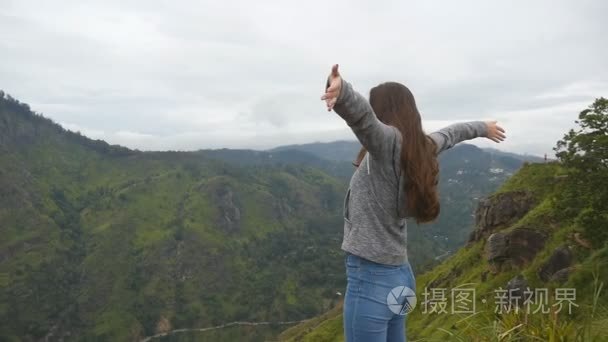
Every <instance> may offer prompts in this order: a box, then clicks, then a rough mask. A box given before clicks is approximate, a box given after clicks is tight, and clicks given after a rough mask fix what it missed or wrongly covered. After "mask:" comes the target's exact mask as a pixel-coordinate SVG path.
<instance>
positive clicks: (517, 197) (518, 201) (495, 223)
mask: <svg viewBox="0 0 608 342" xmlns="http://www.w3.org/2000/svg"><path fill="white" fill-rule="evenodd" d="M535 203H536V201H535V199H534V197H533V196H532V194H531V193H530V192H528V191H511V192H505V193H500V194H496V195H494V196H491V197H489V198H486V199H483V200H481V201H480V202H479V204H478V206H477V209H476V211H475V230H474V231H473V232H472V233H471V235H470V236H469V242H474V241H479V240H480V239H482V238H483V237H484V236H487V235H488V234H490V233H492V232H493V231H495V230H497V229H499V228H504V227H507V226H509V225H510V224H513V223H514V222H516V221H517V220H519V219H520V218H522V217H523V216H524V215H526V214H527V213H528V211H530V209H532V208H533V207H534V205H535Z"/></svg>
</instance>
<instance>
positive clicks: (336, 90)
mask: <svg viewBox="0 0 608 342" xmlns="http://www.w3.org/2000/svg"><path fill="white" fill-rule="evenodd" d="M341 89H342V77H341V76H340V73H339V72H338V64H334V66H333V67H332V68H331V74H329V78H328V79H327V89H325V94H323V96H321V100H324V101H325V104H326V105H327V110H328V111H331V110H332V109H334V106H335V105H336V101H337V100H338V96H340V90H341Z"/></svg>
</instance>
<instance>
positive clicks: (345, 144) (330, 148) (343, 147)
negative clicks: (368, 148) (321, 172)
mask: <svg viewBox="0 0 608 342" xmlns="http://www.w3.org/2000/svg"><path fill="white" fill-rule="evenodd" d="M359 149H361V144H360V143H359V142H358V141H334V142H329V143H321V142H316V143H310V144H301V145H285V146H279V147H276V148H274V149H272V150H270V152H280V151H302V152H306V153H310V154H312V155H315V156H317V157H319V158H321V159H325V160H335V161H345V162H349V163H351V162H353V161H354V159H355V156H356V155H357V153H358V152H359Z"/></svg>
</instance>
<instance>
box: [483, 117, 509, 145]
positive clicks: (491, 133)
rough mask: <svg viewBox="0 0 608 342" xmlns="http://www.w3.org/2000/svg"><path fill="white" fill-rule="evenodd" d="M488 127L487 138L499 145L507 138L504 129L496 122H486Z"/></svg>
mask: <svg viewBox="0 0 608 342" xmlns="http://www.w3.org/2000/svg"><path fill="white" fill-rule="evenodd" d="M486 126H487V127H488V136H487V137H486V138H488V139H490V140H492V141H494V142H497V143H499V142H501V141H503V140H505V139H506V138H507V136H506V135H505V130H504V128H502V127H500V126H498V125H497V124H496V121H486Z"/></svg>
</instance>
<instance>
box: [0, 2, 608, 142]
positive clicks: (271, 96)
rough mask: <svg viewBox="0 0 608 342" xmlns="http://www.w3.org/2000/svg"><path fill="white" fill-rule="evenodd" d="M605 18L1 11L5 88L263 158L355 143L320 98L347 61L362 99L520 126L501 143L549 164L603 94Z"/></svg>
mask: <svg viewBox="0 0 608 342" xmlns="http://www.w3.org/2000/svg"><path fill="white" fill-rule="evenodd" d="M607 10H608V3H606V2H605V1H601V0H595V1H591V0H583V1H578V2H571V1H565V0H561V1H549V0H542V1H535V2H533V3H530V2H527V1H523V0H518V1H510V2H503V3H497V2H489V1H481V0H463V1H459V2H444V1H441V2H440V1H424V2H422V1H420V2H403V1H389V0H387V1H383V2H382V5H381V6H380V5H378V3H373V2H369V1H346V0H340V1H335V2H322V1H308V2H297V1H278V0H275V1H265V2H263V3H260V2H250V1H222V2H217V1H202V2H201V1H194V0H192V1H182V2H179V3H175V2H165V1H158V0H152V1H129V2H124V1H117V0H110V1H104V2H95V3H93V2H83V1H77V0H58V1H53V2H39V1H27V0H19V1H16V0H15V1H6V0H4V1H3V0H0V55H1V56H2V63H1V64H0V81H1V83H0V87H2V89H3V90H5V91H6V92H7V93H10V94H12V95H13V96H14V97H16V98H18V99H19V100H21V101H23V102H27V103H29V104H30V105H31V107H32V108H33V109H34V110H36V111H39V112H43V113H44V115H46V116H48V117H50V118H52V119H53V120H55V121H57V122H64V123H68V125H70V126H66V128H68V129H72V128H74V129H78V130H79V131H81V132H82V133H83V134H85V135H90V136H91V137H93V138H103V139H106V140H107V141H108V142H109V143H112V144H124V145H126V146H128V147H132V148H139V149H144V150H150V149H162V150H165V149H184V150H196V149H200V148H211V147H241V148H251V147H254V148H267V147H272V146H276V145H280V144H291V143H303V142H307V141H315V140H319V141H329V140H335V139H345V138H351V139H352V133H350V131H349V130H348V128H347V127H346V125H345V124H344V123H343V122H342V121H341V119H339V118H338V117H337V116H336V115H334V114H330V113H327V112H326V111H325V110H324V107H323V105H322V103H321V101H319V99H318V98H319V96H320V93H321V91H322V89H323V82H324V79H325V77H326V74H327V72H328V69H329V66H330V65H331V64H333V63H336V62H339V63H340V64H341V68H342V72H343V74H344V76H345V78H346V79H347V80H348V81H350V82H352V83H353V85H355V87H356V89H358V90H360V91H361V92H362V93H365V94H367V92H368V89H370V88H371V87H372V86H373V85H376V84H378V83H380V82H383V81H387V80H395V81H399V82H402V83H404V84H406V85H407V86H408V87H409V88H410V89H412V91H413V92H414V94H415V95H416V99H417V102H418V104H419V107H420V111H421V113H422V115H423V119H424V122H425V127H426V128H427V130H433V129H437V128H439V127H440V126H441V125H444V124H449V123H452V122H455V121H461V120H477V119H491V118H495V119H497V120H499V121H500V122H502V123H503V124H504V125H505V127H506V128H507V129H508V131H509V139H508V141H507V142H505V143H503V144H501V145H499V146H501V147H503V148H505V149H512V150H516V151H518V152H530V153H544V151H550V150H551V147H553V146H554V144H555V140H556V139H559V138H561V136H562V135H563V133H565V131H566V130H567V129H568V128H570V127H571V126H572V125H573V121H574V120H575V118H576V115H577V114H578V112H579V111H580V110H582V109H584V108H585V107H586V106H587V105H588V104H589V103H591V101H593V99H594V98H595V97H599V96H602V95H603V96H608V65H606V63H605V60H608V46H606V44H602V43H601V42H602V41H603V40H605V35H606V26H605V18H604V16H603V13H606V11H607ZM476 143H477V142H476ZM478 143H479V144H482V145H483V144H485V142H483V141H479V142H478Z"/></svg>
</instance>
